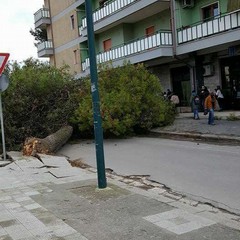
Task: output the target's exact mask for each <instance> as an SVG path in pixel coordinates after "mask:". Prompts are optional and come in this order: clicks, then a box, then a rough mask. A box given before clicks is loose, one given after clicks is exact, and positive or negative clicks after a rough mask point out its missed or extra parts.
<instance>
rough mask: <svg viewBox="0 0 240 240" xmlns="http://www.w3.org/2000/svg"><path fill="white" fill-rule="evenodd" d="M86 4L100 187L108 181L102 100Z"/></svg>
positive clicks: (88, 4)
mask: <svg viewBox="0 0 240 240" xmlns="http://www.w3.org/2000/svg"><path fill="white" fill-rule="evenodd" d="M85 4H86V17H87V34H88V49H89V60H90V74H91V92H92V101H93V118H94V134H95V148H96V158H97V174H98V187H99V188H106V186H107V182H106V173H105V163H104V150H103V130H102V118H101V114H100V100H99V92H98V74H97V63H96V52H95V40H94V29H93V17H92V0H85Z"/></svg>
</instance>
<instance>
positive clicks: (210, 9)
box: [202, 3, 220, 20]
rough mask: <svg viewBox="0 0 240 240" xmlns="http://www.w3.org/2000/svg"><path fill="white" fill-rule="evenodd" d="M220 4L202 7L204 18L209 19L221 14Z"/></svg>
mask: <svg viewBox="0 0 240 240" xmlns="http://www.w3.org/2000/svg"><path fill="white" fill-rule="evenodd" d="M219 13H220V11H219V6H218V3H214V4H211V5H208V6H206V7H203V8H202V17H203V20H209V19H210V18H213V17H216V16H217V15H219Z"/></svg>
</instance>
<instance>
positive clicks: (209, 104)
mask: <svg viewBox="0 0 240 240" xmlns="http://www.w3.org/2000/svg"><path fill="white" fill-rule="evenodd" d="M216 101H217V100H216V98H215V94H214V92H210V93H209V95H208V96H207V97H206V99H205V102H204V115H206V114H207V113H209V114H208V124H209V125H215V123H214V109H215V107H216Z"/></svg>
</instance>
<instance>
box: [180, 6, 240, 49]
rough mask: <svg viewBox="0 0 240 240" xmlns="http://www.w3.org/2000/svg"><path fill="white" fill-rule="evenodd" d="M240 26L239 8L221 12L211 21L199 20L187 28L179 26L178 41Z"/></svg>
mask: <svg viewBox="0 0 240 240" xmlns="http://www.w3.org/2000/svg"><path fill="white" fill-rule="evenodd" d="M238 27H240V11H239V10H238V11H235V12H231V13H228V14H221V15H219V16H216V17H215V18H214V19H212V20H209V21H204V22H198V23H195V24H193V25H191V26H188V27H185V28H179V29H178V30H177V36H178V43H179V44H181V43H185V42H189V41H192V40H196V39H200V38H203V37H207V36H210V35H213V34H217V33H221V32H224V31H227V30H230V29H234V28H238Z"/></svg>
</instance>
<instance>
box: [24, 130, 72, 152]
mask: <svg viewBox="0 0 240 240" xmlns="http://www.w3.org/2000/svg"><path fill="white" fill-rule="evenodd" d="M72 132H73V128H72V127H71V126H64V127H62V128H60V129H59V130H58V131H57V132H55V133H53V134H51V135H49V136H47V137H46V138H43V139H41V138H35V137H30V138H27V139H26V140H25V142H24V145H23V155H25V156H36V155H37V154H38V153H42V154H52V153H54V152H56V151H58V150H59V149H60V148H61V147H62V146H63V145H64V144H65V143H66V142H67V141H68V139H69V138H70V137H71V135H72Z"/></svg>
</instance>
